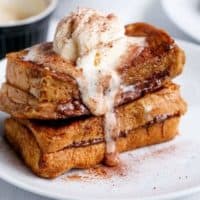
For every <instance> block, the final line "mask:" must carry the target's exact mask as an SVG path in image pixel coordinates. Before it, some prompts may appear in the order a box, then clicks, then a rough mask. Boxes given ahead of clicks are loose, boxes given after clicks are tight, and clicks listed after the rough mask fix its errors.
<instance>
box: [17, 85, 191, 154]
mask: <svg viewBox="0 0 200 200" xmlns="http://www.w3.org/2000/svg"><path fill="white" fill-rule="evenodd" d="M160 105H162V106H160ZM16 108H17V107H16ZM186 109H187V106H186V103H185V102H184V100H183V99H182V98H181V96H180V91H179V86H177V85H175V84H173V83H168V84H167V85H165V87H163V88H162V89H160V90H158V91H156V92H154V93H151V94H146V95H145V96H144V97H142V98H140V99H138V100H135V101H133V102H131V103H128V104H124V105H122V106H119V107H118V108H117V109H116V111H115V112H116V117H117V120H118V124H119V130H120V134H126V133H128V132H129V131H130V130H132V129H136V128H138V127H140V126H144V125H145V124H150V123H153V122H159V121H162V120H163V119H166V118H167V117H171V116H181V115H183V114H184V113H185V112H186ZM17 121H18V123H21V124H22V125H23V126H24V127H26V128H27V129H29V130H30V131H31V132H32V134H33V135H34V137H35V139H36V141H37V143H38V145H39V147H40V149H41V151H42V152H45V153H46V152H47V153H51V152H55V151H58V150H60V149H63V148H66V147H70V146H73V145H75V146H76V145H78V144H80V143H82V144H83V143H84V141H86V142H85V143H86V144H88V141H100V140H104V130H103V127H104V121H103V117H95V116H90V117H80V118H74V119H66V120H58V121H41V120H20V119H17Z"/></svg>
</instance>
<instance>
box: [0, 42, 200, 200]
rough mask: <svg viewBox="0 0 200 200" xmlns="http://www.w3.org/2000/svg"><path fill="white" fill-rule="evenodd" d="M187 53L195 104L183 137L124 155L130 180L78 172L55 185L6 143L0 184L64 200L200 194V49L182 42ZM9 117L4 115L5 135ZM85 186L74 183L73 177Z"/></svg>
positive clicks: (0, 68)
mask: <svg viewBox="0 0 200 200" xmlns="http://www.w3.org/2000/svg"><path fill="white" fill-rule="evenodd" d="M179 44H180V45H181V46H182V47H183V48H184V49H185V51H186V55H187V63H186V66H185V70H184V73H183V74H182V75H181V76H180V77H179V78H178V79H177V81H178V82H179V83H181V86H182V93H183V96H184V97H185V99H186V100H187V101H188V104H189V111H188V113H187V114H186V116H185V117H183V119H182V122H181V126H180V133H181V134H180V135H179V136H178V137H177V138H176V139H175V140H173V141H171V142H168V143H165V144H160V145H156V146H152V147H146V148H142V149H139V150H135V151H132V152H128V153H124V154H122V155H121V158H122V160H123V162H124V164H125V165H126V167H127V172H126V173H125V176H120V175H119V176H118V175H117V174H115V173H114V175H113V176H111V178H108V179H104V178H101V177H96V178H95V177H94V176H93V174H88V173H87V172H84V171H72V172H70V173H68V174H65V175H63V176H61V177H59V178H57V179H55V180H45V179H41V178H38V177H36V176H35V175H34V174H32V173H31V172H30V171H29V170H28V169H27V168H26V167H25V166H24V165H23V163H22V162H21V161H20V160H19V159H18V158H17V157H16V155H15V154H14V153H13V152H12V150H10V148H9V147H8V146H7V144H6V143H5V142H4V140H3V138H1V139H0V178H1V179H3V180H5V181H7V182H9V183H11V184H13V185H15V186H17V187H19V188H22V189H24V190H28V191H31V192H33V193H36V194H40V195H44V196H47V197H52V198H58V199H87V200H89V199H92V200H94V199H115V200H116V199H140V200H141V199H142V200H156V199H173V198H176V197H183V196H187V195H189V194H192V193H195V192H198V191H200V170H199V169H200V148H199V147H200V133H199V113H200V104H199V102H200V67H199V56H200V47H199V46H196V45H193V44H190V43H186V42H179ZM4 74H5V61H3V62H1V63H0V80H1V82H2V81H3V79H4V78H3V77H4ZM4 118H5V114H3V113H0V127H1V135H2V134H3V120H4ZM74 173H75V174H76V175H77V173H78V174H79V175H81V176H82V177H86V176H87V178H86V179H85V180H76V181H74V180H73V181H72V180H70V179H67V178H66V177H67V176H68V175H69V174H72V175H73V174H74Z"/></svg>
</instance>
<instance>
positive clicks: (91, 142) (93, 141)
mask: <svg viewBox="0 0 200 200" xmlns="http://www.w3.org/2000/svg"><path fill="white" fill-rule="evenodd" d="M173 117H180V114H179V113H177V114H174V115H168V114H165V115H164V114H163V115H158V116H156V117H155V118H154V119H153V120H151V121H149V122H148V123H146V124H145V125H143V126H141V127H139V128H148V127H150V126H152V125H154V124H155V123H161V122H163V121H165V120H167V119H170V118H173ZM128 134H129V131H126V132H125V131H123V132H120V134H119V137H127V135H128ZM102 142H105V139H104V138H94V139H90V140H87V141H79V142H73V143H72V144H71V145H69V146H67V147H65V148H64V149H66V148H78V147H87V146H90V145H95V144H99V143H102Z"/></svg>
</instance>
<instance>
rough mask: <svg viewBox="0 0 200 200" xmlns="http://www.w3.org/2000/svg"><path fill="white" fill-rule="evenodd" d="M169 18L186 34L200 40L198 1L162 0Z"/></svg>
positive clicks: (199, 9)
mask: <svg viewBox="0 0 200 200" xmlns="http://www.w3.org/2000/svg"><path fill="white" fill-rule="evenodd" d="M162 5H163V8H164V10H165V11H166V13H167V15H168V16H169V18H170V19H171V20H172V21H173V22H174V23H175V24H176V25H177V26H178V27H179V28H180V29H182V30H183V31H184V32H185V33H186V34H188V35H190V36H191V37H193V38H194V39H196V40H197V41H199V42H200V1H199V0H189V1H188V0H173V1H170V0H162Z"/></svg>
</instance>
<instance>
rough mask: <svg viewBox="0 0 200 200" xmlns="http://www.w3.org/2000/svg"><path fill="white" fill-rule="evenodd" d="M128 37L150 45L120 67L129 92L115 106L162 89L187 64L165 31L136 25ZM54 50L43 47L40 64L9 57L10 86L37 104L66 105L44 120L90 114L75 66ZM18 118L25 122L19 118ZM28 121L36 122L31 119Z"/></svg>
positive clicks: (19, 54) (17, 55) (21, 56)
mask: <svg viewBox="0 0 200 200" xmlns="http://www.w3.org/2000/svg"><path fill="white" fill-rule="evenodd" d="M126 34H127V35H128V36H138V37H146V43H147V45H146V46H145V47H144V49H143V51H142V52H141V53H140V54H139V56H137V57H134V56H133V58H131V56H130V58H128V60H127V62H125V63H124V64H123V65H122V66H119V68H118V72H119V74H120V75H121V79H122V84H123V85H124V86H125V87H127V88H128V89H127V88H125V89H124V90H123V89H122V90H121V91H120V92H119V95H118V96H119V98H118V100H117V102H115V106H118V105H121V104H124V103H127V102H130V101H132V100H134V99H136V98H139V97H140V96H142V95H144V93H147V92H149V91H154V90H157V89H158V88H160V87H162V85H163V84H165V82H166V80H169V79H172V78H173V77H175V76H177V75H178V74H180V73H181V72H182V69H183V64H184V62H185V55H184V52H183V51H182V50H181V49H180V48H179V47H178V46H177V45H176V44H175V42H174V40H173V39H172V38H171V37H170V36H169V35H168V34H167V33H166V32H164V31H163V30H160V29H157V28H155V27H153V26H151V25H148V24H145V23H135V24H130V25H128V26H126ZM51 49H52V43H46V44H44V45H43V50H44V52H45V53H44V56H43V57H42V59H41V61H40V62H39V63H35V62H30V61H27V60H26V59H25V57H26V55H27V54H28V51H29V50H24V51H20V52H17V53H11V54H8V55H7V59H8V62H7V73H6V81H7V83H8V84H9V85H12V86H13V87H15V88H18V89H20V90H23V91H24V92H26V93H27V94H29V95H32V96H33V97H34V98H35V99H37V101H36V102H38V103H52V102H53V103H54V104H62V105H67V106H61V107H59V108H60V109H59V112H60V115H59V116H56V115H55V116H46V117H44V118H45V119H57V118H67V117H69V116H81V115H86V114H90V112H89V110H88V109H87V107H86V106H85V105H84V104H83V103H82V101H81V94H80V92H79V88H78V85H77V83H76V81H75V79H74V78H73V77H74V73H75V72H74V71H75V64H74V63H72V62H69V61H65V60H64V59H62V58H61V57H60V56H59V55H57V54H56V53H55V52H54V51H52V50H51ZM130 86H132V87H130ZM130 88H133V89H131V90H130ZM34 102H35V101H34ZM68 105H70V106H68ZM33 107H34V105H33ZM69 107H70V109H69ZM17 117H19V118H23V116H20V115H19V116H17ZM25 117H28V118H35V117H34V116H31V115H30V116H25ZM39 118H40V117H39Z"/></svg>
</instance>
